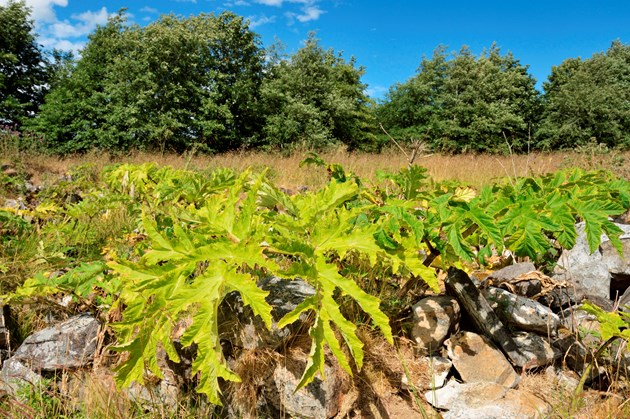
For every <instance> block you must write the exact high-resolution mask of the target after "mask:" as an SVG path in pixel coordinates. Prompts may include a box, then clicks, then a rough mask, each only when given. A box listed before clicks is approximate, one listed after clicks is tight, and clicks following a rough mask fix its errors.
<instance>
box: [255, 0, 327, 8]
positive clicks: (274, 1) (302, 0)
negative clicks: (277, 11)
mask: <svg viewBox="0 0 630 419" xmlns="http://www.w3.org/2000/svg"><path fill="white" fill-rule="evenodd" d="M317 1H318V0H254V2H255V3H258V4H264V5H265V6H275V7H282V5H284V3H299V4H313V3H315V2H317Z"/></svg>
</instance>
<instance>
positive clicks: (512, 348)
mask: <svg viewBox="0 0 630 419" xmlns="http://www.w3.org/2000/svg"><path fill="white" fill-rule="evenodd" d="M444 285H445V287H446V291H447V292H448V293H449V294H450V295H453V296H455V298H457V301H458V302H459V303H460V305H461V306H462V307H463V310H464V311H465V312H466V314H467V316H468V318H470V320H471V322H472V324H473V325H474V326H475V328H476V329H477V330H479V331H480V332H481V333H483V334H484V335H485V336H487V337H489V338H490V339H492V341H493V342H494V343H496V344H497V345H498V346H499V347H500V348H501V349H502V350H503V352H504V353H505V354H507V356H508V357H509V358H510V361H511V362H512V363H513V364H514V365H517V366H519V367H522V366H524V365H525V364H527V363H528V362H529V361H530V360H529V359H528V358H527V357H525V356H523V355H522V354H521V353H520V352H519V349H518V347H517V346H516V343H514V340H513V339H512V336H511V335H510V332H509V330H508V328H507V327H505V325H504V324H503V322H502V321H501V319H500V318H499V316H497V314H496V313H495V312H494V310H492V307H490V304H489V303H488V301H487V300H486V299H485V298H484V296H483V295H482V294H481V292H479V289H478V288H477V286H476V285H475V284H474V283H473V281H472V280H471V279H470V277H469V276H468V274H467V273H466V272H464V271H462V270H461V269H457V268H450V269H449V270H448V273H447V276H446V279H445V281H444Z"/></svg>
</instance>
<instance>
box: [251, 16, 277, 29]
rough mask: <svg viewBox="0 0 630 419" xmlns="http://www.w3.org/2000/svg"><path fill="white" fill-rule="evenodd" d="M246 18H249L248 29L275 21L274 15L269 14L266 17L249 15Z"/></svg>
mask: <svg viewBox="0 0 630 419" xmlns="http://www.w3.org/2000/svg"><path fill="white" fill-rule="evenodd" d="M247 19H248V20H249V28H250V29H255V28H257V27H259V26H262V25H266V24H267V23H273V22H275V21H276V17H275V16H271V17H267V16H261V17H256V16H249V17H247Z"/></svg>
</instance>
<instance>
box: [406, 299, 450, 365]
mask: <svg viewBox="0 0 630 419" xmlns="http://www.w3.org/2000/svg"><path fill="white" fill-rule="evenodd" d="M412 310H413V328H412V331H411V337H412V339H413V340H414V341H415V342H416V343H417V350H418V352H419V353H421V354H423V355H428V354H433V353H436V352H438V351H439V350H440V348H441V347H442V343H444V340H446V338H447V337H448V336H450V335H451V334H452V333H455V332H457V330H458V328H459V320H460V309H459V304H458V303H457V300H455V299H454V298H452V297H447V296H431V297H426V298H423V299H422V300H420V301H418V302H417V303H416V304H415V305H414V306H413V307H412Z"/></svg>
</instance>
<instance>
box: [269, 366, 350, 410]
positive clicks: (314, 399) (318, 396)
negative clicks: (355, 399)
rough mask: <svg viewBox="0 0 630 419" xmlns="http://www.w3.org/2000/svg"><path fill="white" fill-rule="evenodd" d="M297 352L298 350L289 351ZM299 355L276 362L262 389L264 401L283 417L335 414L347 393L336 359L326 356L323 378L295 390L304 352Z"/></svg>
mask: <svg viewBox="0 0 630 419" xmlns="http://www.w3.org/2000/svg"><path fill="white" fill-rule="evenodd" d="M291 356H297V354H295V353H294V354H291ZM297 358H298V359H285V361H284V362H280V363H278V365H276V368H275V370H274V371H273V374H272V376H271V378H270V380H269V382H268V383H267V385H266V386H265V387H264V389H263V394H264V396H265V399H266V402H267V403H268V404H271V405H273V406H274V407H275V408H276V409H277V411H279V412H283V414H284V415H286V417H296V418H309V419H311V418H313V419H326V418H332V417H334V416H335V415H336V414H337V413H338V412H339V409H340V408H341V405H342V402H343V398H344V396H345V393H346V388H345V387H346V383H345V380H344V377H343V376H342V374H345V373H344V372H342V370H341V369H340V368H339V367H338V366H337V364H336V361H334V360H332V359H329V358H328V357H327V360H326V364H325V366H324V375H325V377H326V379H325V380H323V381H322V380H321V379H320V378H319V377H316V378H315V379H314V380H313V382H311V383H310V384H309V385H307V386H306V387H304V388H302V389H300V390H298V391H295V389H296V387H297V385H298V383H299V382H300V377H301V376H302V372H303V370H304V365H306V358H307V356H306V354H302V355H301V356H297ZM296 361H297V362H296Z"/></svg>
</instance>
